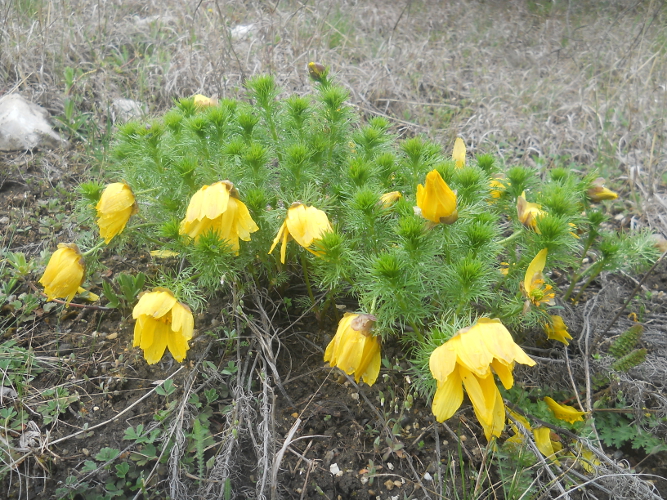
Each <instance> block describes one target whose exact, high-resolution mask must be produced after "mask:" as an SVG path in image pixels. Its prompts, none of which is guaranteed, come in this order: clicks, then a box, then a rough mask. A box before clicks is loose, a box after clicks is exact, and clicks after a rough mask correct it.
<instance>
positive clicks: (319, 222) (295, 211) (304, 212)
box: [269, 202, 333, 264]
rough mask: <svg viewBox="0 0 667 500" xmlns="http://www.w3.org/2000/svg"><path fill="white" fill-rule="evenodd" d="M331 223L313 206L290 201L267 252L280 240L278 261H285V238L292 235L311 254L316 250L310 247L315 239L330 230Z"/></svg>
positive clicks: (314, 253)
mask: <svg viewBox="0 0 667 500" xmlns="http://www.w3.org/2000/svg"><path fill="white" fill-rule="evenodd" d="M332 230H333V229H332V227H331V223H330V222H329V218H328V217H327V214H326V213H324V212H323V211H322V210H319V209H317V208H315V207H307V206H306V205H304V204H303V203H299V202H296V203H292V206H291V207H289V209H288V210H287V217H286V218H285V222H283V224H282V226H280V229H279V230H278V234H277V235H276V237H275V239H274V240H273V244H272V245H271V249H270V250H269V253H271V252H273V249H274V248H275V247H276V245H277V244H278V242H280V241H282V246H281V247H280V262H282V263H283V264H284V263H285V254H286V252H287V240H288V239H289V238H290V237H292V238H294V241H296V242H297V243H298V244H299V245H301V246H302V247H303V248H305V249H306V250H308V251H309V252H310V253H312V254H313V255H318V253H317V252H315V251H313V250H311V249H310V246H311V245H312V244H313V242H314V241H315V240H319V239H321V238H322V235H324V233H327V232H329V231H332Z"/></svg>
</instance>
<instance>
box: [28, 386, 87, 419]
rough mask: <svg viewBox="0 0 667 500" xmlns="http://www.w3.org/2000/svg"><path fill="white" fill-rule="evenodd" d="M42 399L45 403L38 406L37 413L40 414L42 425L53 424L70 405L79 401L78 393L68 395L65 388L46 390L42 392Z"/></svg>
mask: <svg viewBox="0 0 667 500" xmlns="http://www.w3.org/2000/svg"><path fill="white" fill-rule="evenodd" d="M42 397H43V398H44V399H45V400H46V402H45V403H44V404H42V405H40V406H38V407H37V411H38V412H39V413H41V414H42V419H43V422H44V425H48V424H50V423H52V422H55V421H56V420H57V419H58V417H59V416H60V415H61V414H63V413H65V412H66V411H67V409H68V408H69V407H70V405H71V404H72V403H75V402H76V401H78V400H79V394H78V393H76V392H75V393H74V394H70V393H69V391H68V390H67V388H65V387H56V388H54V389H46V390H44V391H43V392H42Z"/></svg>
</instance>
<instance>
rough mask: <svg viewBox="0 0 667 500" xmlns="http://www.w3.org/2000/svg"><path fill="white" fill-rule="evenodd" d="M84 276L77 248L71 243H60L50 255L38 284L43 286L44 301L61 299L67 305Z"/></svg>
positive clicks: (82, 264)
mask: <svg viewBox="0 0 667 500" xmlns="http://www.w3.org/2000/svg"><path fill="white" fill-rule="evenodd" d="M85 274H86V268H85V264H84V262H83V258H82V257H81V254H80V253H79V247H77V246H76V245H75V244H73V243H72V244H64V243H60V244H59V245H58V250H56V251H55V252H53V255H51V258H50V259H49V263H48V264H47V265H46V269H44V274H43V275H42V277H41V278H40V279H39V283H40V284H42V285H43V286H44V293H45V294H46V300H53V299H56V298H63V299H65V300H66V302H67V303H69V302H71V300H72V299H73V298H74V296H75V295H76V293H77V291H78V289H79V287H80V286H81V284H82V283H83V280H84V277H85Z"/></svg>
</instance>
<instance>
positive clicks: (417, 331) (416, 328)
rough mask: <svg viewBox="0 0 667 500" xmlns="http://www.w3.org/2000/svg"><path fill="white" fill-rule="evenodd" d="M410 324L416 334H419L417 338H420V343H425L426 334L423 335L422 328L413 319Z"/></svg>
mask: <svg viewBox="0 0 667 500" xmlns="http://www.w3.org/2000/svg"><path fill="white" fill-rule="evenodd" d="M410 326H411V327H412V329H413V330H414V331H415V335H416V336H417V340H418V341H419V342H420V343H422V344H423V343H424V336H423V335H422V332H421V330H420V329H419V328H418V327H417V324H416V323H415V322H414V321H411V322H410Z"/></svg>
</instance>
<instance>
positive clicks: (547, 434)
mask: <svg viewBox="0 0 667 500" xmlns="http://www.w3.org/2000/svg"><path fill="white" fill-rule="evenodd" d="M533 436H534V437H535V444H536V445H537V449H538V450H540V453H542V455H544V456H545V457H547V458H550V459H553V460H554V463H555V464H556V465H560V464H559V463H558V460H556V457H555V451H554V446H553V442H552V441H551V429H549V428H548V427H539V428H537V429H534V430H533Z"/></svg>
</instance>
